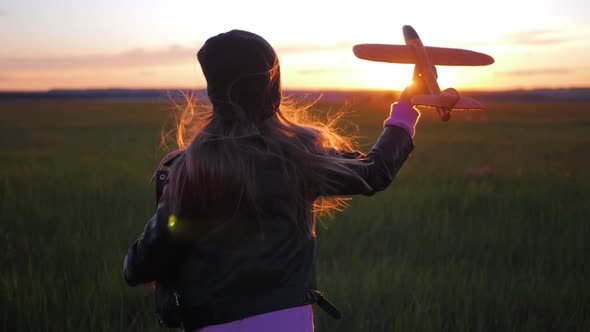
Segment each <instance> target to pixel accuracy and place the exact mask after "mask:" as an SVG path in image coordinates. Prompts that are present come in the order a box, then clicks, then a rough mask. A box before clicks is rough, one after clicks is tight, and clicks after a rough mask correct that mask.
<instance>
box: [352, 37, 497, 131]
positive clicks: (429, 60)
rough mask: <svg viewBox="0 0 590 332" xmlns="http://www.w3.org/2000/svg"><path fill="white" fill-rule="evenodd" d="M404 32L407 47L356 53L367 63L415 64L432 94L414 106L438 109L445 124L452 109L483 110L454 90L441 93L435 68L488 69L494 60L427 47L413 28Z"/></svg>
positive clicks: (365, 48) (361, 48)
mask: <svg viewBox="0 0 590 332" xmlns="http://www.w3.org/2000/svg"><path fill="white" fill-rule="evenodd" d="M402 30H403V33H404V39H405V42H406V45H384V44H359V45H355V46H354V47H353V52H354V54H355V55H356V56H357V57H358V58H361V59H365V60H371V61H379V62H392V63H413V64H416V71H417V73H418V74H420V75H421V76H422V78H423V79H424V83H425V84H426V86H427V89H428V93H429V94H428V95H417V96H414V97H413V98H412V104H413V105H418V106H428V107H434V108H436V109H437V111H438V113H439V115H440V117H441V119H442V120H443V121H448V120H449V119H450V118H451V111H452V110H453V109H483V106H482V105H481V103H480V102H478V101H477V100H475V99H473V98H469V97H461V96H459V93H458V92H457V90H455V89H453V88H449V89H446V90H444V91H442V92H441V90H440V87H439V85H438V81H437V79H438V74H437V72H436V67H435V65H443V66H485V65H489V64H492V63H494V59H493V58H492V57H491V56H489V55H487V54H483V53H478V52H474V51H469V50H463V49H457V48H444V47H428V46H424V44H422V40H421V39H420V37H418V33H416V30H414V28H412V27H411V26H409V25H405V26H404V27H403V29H402Z"/></svg>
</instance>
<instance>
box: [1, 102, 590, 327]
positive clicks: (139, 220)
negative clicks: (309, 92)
mask: <svg viewBox="0 0 590 332" xmlns="http://www.w3.org/2000/svg"><path fill="white" fill-rule="evenodd" d="M391 100H392V98H389V97H388V96H384V97H383V98H381V97H379V98H376V99H374V100H366V101H359V102H354V103H351V104H350V105H349V106H348V108H347V112H348V113H349V115H348V116H347V117H346V120H347V121H350V123H354V124H357V125H358V126H359V133H358V134H359V136H360V138H359V141H360V143H361V149H362V150H363V151H368V150H369V149H370V147H371V144H372V143H373V142H374V140H375V138H376V137H377V135H378V134H379V133H380V131H381V126H382V121H383V119H384V118H385V117H386V116H387V113H388V104H389V103H390V102H391ZM340 106H341V105H340V104H338V105H335V104H334V105H332V104H322V103H319V104H317V105H316V107H317V108H321V109H327V108H335V109H337V108H339V107H340ZM487 106H488V110H487V111H485V112H470V113H468V112H465V113H455V114H454V118H453V119H452V120H451V121H450V122H448V123H442V122H441V121H440V120H438V119H437V117H436V116H435V115H434V114H433V113H432V112H424V115H423V118H422V120H421V122H420V124H419V126H418V128H417V135H416V138H415V145H416V147H415V150H414V152H413V153H412V155H411V156H410V158H409V159H408V161H407V162H406V164H405V165H404V167H403V168H402V170H401V171H400V173H399V174H398V176H397V178H396V179H395V181H394V183H393V184H392V185H391V186H390V187H389V188H388V189H387V190H386V191H384V192H382V193H379V194H377V195H375V196H373V197H354V198H353V199H352V201H351V207H350V208H348V209H347V210H345V211H344V212H342V213H339V214H337V215H336V217H335V219H333V220H324V221H323V224H322V225H319V227H318V245H319V256H318V257H319V260H318V282H319V288H320V289H322V290H323V291H324V292H325V293H326V294H327V296H328V297H329V299H330V300H331V301H332V302H334V303H335V304H336V305H337V306H339V307H340V309H341V310H342V311H343V315H344V317H343V319H342V320H340V321H334V320H332V319H330V318H329V317H328V316H327V315H326V314H324V313H323V312H321V310H315V312H316V330H317V331H590V282H589V280H590V258H589V257H588V255H589V254H590V241H589V240H590V223H589V220H590V153H589V151H590V150H589V149H590V104H589V103H549V102H544V103H526V102H522V103H514V102H491V103H487ZM170 107H171V106H170V105H169V104H167V103H155V102H98V101H92V102H88V101H59V100H54V101H51V100H38V101H34V100H28V101H27V100H22V101H18V100H13V101H6V100H4V101H0V116H1V117H2V120H1V121H0V330H1V331H163V329H160V328H159V327H158V325H157V322H156V320H155V317H154V314H153V312H154V306H153V297H152V294H151V293H149V292H148V291H147V289H146V288H145V287H136V288H129V287H127V286H126V284H125V282H124V280H123V277H122V262H123V257H124V255H125V253H126V250H127V248H128V246H129V244H130V243H131V242H132V241H133V240H134V239H135V238H136V237H137V236H138V235H139V233H140V232H141V231H142V229H143V226H144V224H145V222H146V221H147V220H148V219H149V218H150V217H151V215H152V214H153V212H154V187H153V184H151V183H149V178H150V176H151V174H152V172H153V171H154V167H155V166H156V165H157V163H158V161H159V160H160V158H162V156H163V155H164V154H165V152H166V151H164V150H163V148H162V147H161V146H160V133H161V130H162V128H163V126H165V124H166V123H170V121H171V119H172V112H171V109H170Z"/></svg>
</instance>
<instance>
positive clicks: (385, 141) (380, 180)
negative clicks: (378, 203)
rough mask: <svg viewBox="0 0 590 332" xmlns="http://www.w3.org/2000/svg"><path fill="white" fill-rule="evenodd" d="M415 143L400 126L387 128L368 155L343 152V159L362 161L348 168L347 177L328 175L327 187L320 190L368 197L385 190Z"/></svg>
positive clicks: (337, 174)
mask: <svg viewBox="0 0 590 332" xmlns="http://www.w3.org/2000/svg"><path fill="white" fill-rule="evenodd" d="M413 149H414V143H413V142H412V138H411V137H410V135H409V134H408V132H407V131H406V130H404V129H403V128H401V127H398V126H386V127H385V129H384V130H383V133H382V134H381V136H380V137H379V139H378V140H377V143H375V145H374V146H373V148H372V149H371V151H370V152H369V153H368V154H366V155H365V154H362V153H360V152H358V151H354V152H340V156H342V157H345V158H350V159H356V160H357V161H359V163H357V164H352V165H350V166H349V168H350V170H351V172H350V174H348V175H343V174H341V173H333V174H332V173H330V174H328V188H324V190H322V191H321V193H320V194H321V195H325V196H339V195H342V196H346V195H358V194H362V195H366V196H371V195H373V194H375V193H376V192H379V191H382V190H385V188H387V187H388V186H389V184H390V183H391V182H392V181H393V178H394V177H395V175H396V174H397V172H398V171H399V169H400V168H401V167H402V165H403V163H404V162H405V161H406V159H407V158H408V156H409V155H410V153H411V152H412V150H413Z"/></svg>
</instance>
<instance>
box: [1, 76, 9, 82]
mask: <svg viewBox="0 0 590 332" xmlns="http://www.w3.org/2000/svg"><path fill="white" fill-rule="evenodd" d="M10 80H11V79H10V78H8V77H5V76H0V82H8V81H10Z"/></svg>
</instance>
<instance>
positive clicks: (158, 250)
mask: <svg viewBox="0 0 590 332" xmlns="http://www.w3.org/2000/svg"><path fill="white" fill-rule="evenodd" d="M169 218H170V214H169V213H168V212H167V209H166V208H165V206H164V205H163V204H160V205H159V206H158V210H157V212H156V214H155V215H154V216H153V217H152V218H151V219H150V220H149V221H148V223H147V225H146V226H145V229H144V231H143V233H142V234H141V235H140V236H139V238H138V239H137V240H136V241H135V242H134V243H133V244H132V245H131V247H130V248H129V251H128V252H127V256H126V257H125V262H124V267H123V272H124V276H125V281H127V284H129V286H135V285H138V284H143V283H148V282H151V281H156V280H164V279H166V278H167V276H169V275H170V274H171V273H172V271H173V270H174V269H175V268H176V267H177V266H178V264H179V259H180V258H181V256H182V253H183V250H182V249H181V244H180V242H178V239H176V238H175V237H174V236H173V235H172V234H171V231H170V226H171V225H170V220H169Z"/></svg>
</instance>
